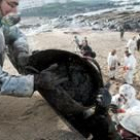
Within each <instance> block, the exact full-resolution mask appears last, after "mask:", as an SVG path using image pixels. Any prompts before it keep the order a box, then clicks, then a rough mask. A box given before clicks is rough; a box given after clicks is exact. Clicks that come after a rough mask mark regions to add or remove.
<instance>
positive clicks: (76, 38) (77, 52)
mask: <svg viewBox="0 0 140 140" xmlns="http://www.w3.org/2000/svg"><path fill="white" fill-rule="evenodd" d="M73 41H74V42H75V44H76V46H75V53H76V54H79V53H80V51H81V47H82V44H81V42H80V39H79V38H78V37H77V36H74V40H73Z"/></svg>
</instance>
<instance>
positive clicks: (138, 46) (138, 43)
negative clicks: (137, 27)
mask: <svg viewBox="0 0 140 140" xmlns="http://www.w3.org/2000/svg"><path fill="white" fill-rule="evenodd" d="M137 51H140V34H138V36H137Z"/></svg>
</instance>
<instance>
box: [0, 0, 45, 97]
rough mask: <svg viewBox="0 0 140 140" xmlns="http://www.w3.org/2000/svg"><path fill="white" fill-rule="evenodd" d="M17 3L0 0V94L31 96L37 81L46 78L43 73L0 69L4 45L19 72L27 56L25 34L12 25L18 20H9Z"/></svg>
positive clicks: (35, 88)
mask: <svg viewBox="0 0 140 140" xmlns="http://www.w3.org/2000/svg"><path fill="white" fill-rule="evenodd" d="M18 4H19V0H0V95H11V96H17V97H31V96H32V95H33V92H34V90H37V88H38V87H39V82H41V81H42V80H43V79H46V77H45V74H36V75H24V76H23V75H21V76H15V75H12V76H11V75H9V74H8V73H7V72H5V71H3V70H2V67H3V62H4V56H5V53H6V51H5V50H6V46H7V47H8V52H9V53H8V56H9V58H10V60H11V62H12V63H13V65H14V66H15V67H16V69H17V70H18V71H19V72H20V70H21V69H22V67H24V66H25V65H26V62H27V60H28V56H29V46H28V43H27V40H26V37H25V35H24V34H23V33H22V32H21V31H20V30H19V29H18V28H17V27H16V26H13V24H15V23H14V22H17V21H18V20H17V21H16V20H15V19H14V18H15V17H13V18H12V20H13V21H12V20H11V17H12V16H11V15H12V14H11V13H16V12H17V6H18ZM42 75H43V76H42ZM43 77H44V78H43ZM43 82H44V81H43Z"/></svg>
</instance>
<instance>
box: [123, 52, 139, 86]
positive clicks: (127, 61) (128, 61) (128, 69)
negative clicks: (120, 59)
mask: <svg viewBox="0 0 140 140" xmlns="http://www.w3.org/2000/svg"><path fill="white" fill-rule="evenodd" d="M135 68H136V59H135V57H134V56H133V54H131V53H130V52H129V51H128V50H126V51H125V58H124V71H125V82H126V83H128V84H133V77H134V72H135Z"/></svg>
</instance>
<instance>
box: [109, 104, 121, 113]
mask: <svg viewBox="0 0 140 140" xmlns="http://www.w3.org/2000/svg"><path fill="white" fill-rule="evenodd" d="M109 109H110V111H112V112H113V113H118V111H117V110H118V109H119V107H118V106H117V105H115V104H110V106H109Z"/></svg>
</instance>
